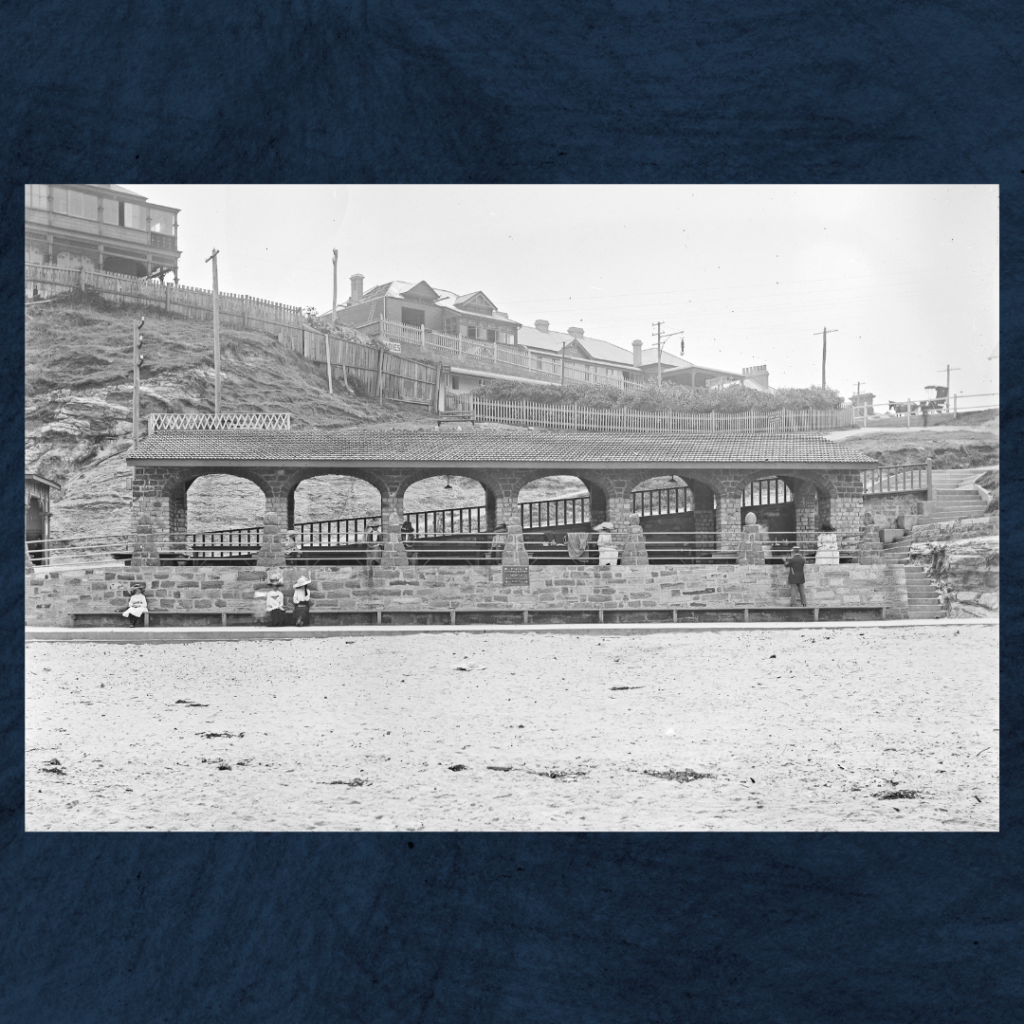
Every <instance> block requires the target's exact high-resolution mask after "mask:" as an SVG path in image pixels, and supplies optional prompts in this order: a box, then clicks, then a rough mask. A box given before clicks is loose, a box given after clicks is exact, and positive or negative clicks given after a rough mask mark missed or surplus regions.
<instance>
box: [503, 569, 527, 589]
mask: <svg viewBox="0 0 1024 1024" xmlns="http://www.w3.org/2000/svg"><path fill="white" fill-rule="evenodd" d="M501 583H502V586H505V587H528V586H529V585H530V567H529V566H528V565H503V566H502V567H501Z"/></svg>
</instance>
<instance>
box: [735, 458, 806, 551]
mask: <svg viewBox="0 0 1024 1024" xmlns="http://www.w3.org/2000/svg"><path fill="white" fill-rule="evenodd" d="M797 486H798V483H797V481H796V480H793V479H792V478H786V477H780V476H764V477H760V478H758V479H757V480H752V481H750V482H749V483H748V484H747V485H746V486H745V487H744V488H743V496H742V499H741V502H740V526H741V527H742V526H743V524H744V522H745V521H746V517H747V513H748V512H753V514H754V515H755V516H756V517H757V523H758V525H759V526H761V527H763V528H764V532H765V533H767V542H766V543H767V549H766V553H765V561H766V562H769V563H772V562H782V561H784V560H785V559H786V558H787V557H788V555H789V552H790V550H791V549H792V547H793V545H794V544H796V543H798V537H797V515H796V495H795V493H794V492H795V490H796V488H797ZM769 552H770V554H769Z"/></svg>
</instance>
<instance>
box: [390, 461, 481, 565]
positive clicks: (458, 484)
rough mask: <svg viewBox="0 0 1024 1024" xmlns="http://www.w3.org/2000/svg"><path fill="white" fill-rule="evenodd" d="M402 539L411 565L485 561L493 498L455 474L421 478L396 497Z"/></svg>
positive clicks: (469, 481) (474, 483) (440, 474)
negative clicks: (400, 508) (399, 498)
mask: <svg viewBox="0 0 1024 1024" xmlns="http://www.w3.org/2000/svg"><path fill="white" fill-rule="evenodd" d="M402 512H403V521H402V540H403V542H404V544H405V551H406V554H407V555H408V558H409V562H410V564H412V565H465V564H480V563H483V562H485V561H487V558H488V549H489V546H490V542H491V533H492V531H493V529H494V527H495V525H496V523H495V499H494V495H493V494H492V493H491V492H490V491H489V490H488V489H487V488H486V487H485V486H484V485H483V484H482V483H480V481H479V480H474V479H473V478H472V477H468V476H460V475H458V474H455V473H439V474H435V475H433V476H427V477H422V478H420V479H419V480H416V481H415V482H414V483H412V484H410V485H409V486H408V487H407V488H406V490H405V491H404V493H403V496H402Z"/></svg>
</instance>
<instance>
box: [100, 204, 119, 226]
mask: <svg viewBox="0 0 1024 1024" xmlns="http://www.w3.org/2000/svg"><path fill="white" fill-rule="evenodd" d="M103 223H104V224H120V223H121V204H120V203H119V202H118V201H117V200H116V199H110V198H107V199H104V200H103Z"/></svg>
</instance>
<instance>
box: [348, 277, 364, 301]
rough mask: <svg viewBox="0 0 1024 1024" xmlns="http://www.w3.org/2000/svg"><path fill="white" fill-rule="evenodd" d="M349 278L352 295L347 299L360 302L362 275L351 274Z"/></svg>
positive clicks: (361, 296)
mask: <svg viewBox="0 0 1024 1024" xmlns="http://www.w3.org/2000/svg"><path fill="white" fill-rule="evenodd" d="M349 280H350V281H351V282H352V296H351V298H350V299H349V300H348V301H349V302H350V303H352V302H361V301H362V298H363V275H362V274H353V275H352V276H351V277H350V278H349Z"/></svg>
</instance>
